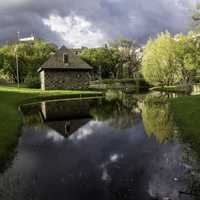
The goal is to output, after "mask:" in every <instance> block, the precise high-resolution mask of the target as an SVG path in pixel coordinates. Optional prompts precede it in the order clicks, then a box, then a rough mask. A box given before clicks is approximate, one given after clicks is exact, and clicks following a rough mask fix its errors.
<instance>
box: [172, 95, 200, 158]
mask: <svg viewBox="0 0 200 200" xmlns="http://www.w3.org/2000/svg"><path fill="white" fill-rule="evenodd" d="M170 104H171V109H172V111H173V114H174V120H175V122H176V124H177V126H178V128H179V129H180V134H181V137H182V138H183V140H184V141H185V142H188V143H190V144H191V145H192V147H193V149H194V150H195V151H196V152H197V153H198V155H199V158H200V95H197V96H187V97H179V98H176V99H171V100H170Z"/></svg>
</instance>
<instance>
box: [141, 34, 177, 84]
mask: <svg viewBox="0 0 200 200" xmlns="http://www.w3.org/2000/svg"><path fill="white" fill-rule="evenodd" d="M142 74H143V76H144V78H145V80H146V81H147V82H148V83H150V84H152V85H155V86H158V85H161V86H164V85H173V84H175V83H176V82H177V81H179V80H180V75H179V71H178V68H177V63H176V41H175V40H174V38H173V37H172V36H171V34H170V33H168V32H165V33H160V34H159V35H158V36H157V38H156V39H155V40H152V39H150V40H149V41H148V43H147V45H146V46H145V49H144V55H143V59H142Z"/></svg>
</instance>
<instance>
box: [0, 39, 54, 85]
mask: <svg viewBox="0 0 200 200" xmlns="http://www.w3.org/2000/svg"><path fill="white" fill-rule="evenodd" d="M55 51H56V47H55V45H53V44H50V43H47V42H45V41H43V40H39V39H38V40H35V41H31V42H20V43H11V44H7V45H4V46H2V47H1V48H0V67H1V69H2V70H3V72H4V73H5V74H9V76H10V77H12V79H13V80H14V81H16V79H17V78H16V59H15V55H16V53H17V55H18V58H19V73H20V82H23V81H24V79H25V78H26V76H38V74H37V69H38V68H39V67H40V66H41V65H42V64H43V63H44V62H45V61H46V60H47V58H48V57H49V55H50V53H51V52H55Z"/></svg>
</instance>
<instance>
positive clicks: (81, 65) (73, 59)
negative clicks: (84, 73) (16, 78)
mask: <svg viewBox="0 0 200 200" xmlns="http://www.w3.org/2000/svg"><path fill="white" fill-rule="evenodd" d="M64 54H67V55H68V63H64V61H63V55H64ZM43 69H55V70H56V69H66V70H76V69H79V70H92V69H93V68H92V67H91V66H90V65H88V64H87V63H86V62H85V61H83V60H82V59H81V58H80V57H79V56H77V55H75V53H74V52H73V51H72V50H70V49H67V48H66V47H65V46H62V47H61V48H60V49H59V50H58V51H57V52H56V53H55V54H54V55H52V56H51V57H50V58H49V59H48V60H47V61H46V62H45V63H44V64H43V65H42V66H41V67H40V68H39V69H38V71H39V72H40V71H42V70H43Z"/></svg>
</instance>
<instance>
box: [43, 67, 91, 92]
mask: <svg viewBox="0 0 200 200" xmlns="http://www.w3.org/2000/svg"><path fill="white" fill-rule="evenodd" d="M43 78H44V80H43ZM89 81H90V73H89V71H85V70H82V71H78V70H73V71H57V70H45V72H44V75H43V74H42V72H41V86H42V89H46V90H49V89H87V88H88V86H89ZM43 84H44V85H45V87H44V86H43Z"/></svg>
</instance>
